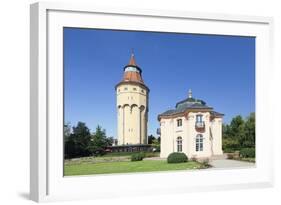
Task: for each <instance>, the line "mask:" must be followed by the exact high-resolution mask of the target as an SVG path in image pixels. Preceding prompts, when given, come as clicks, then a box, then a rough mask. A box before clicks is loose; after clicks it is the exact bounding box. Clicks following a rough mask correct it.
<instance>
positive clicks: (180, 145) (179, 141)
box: [177, 137, 182, 152]
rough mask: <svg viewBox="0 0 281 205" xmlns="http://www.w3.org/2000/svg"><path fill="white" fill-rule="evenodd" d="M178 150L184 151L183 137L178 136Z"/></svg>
mask: <svg viewBox="0 0 281 205" xmlns="http://www.w3.org/2000/svg"><path fill="white" fill-rule="evenodd" d="M177 152H182V138H181V137H177Z"/></svg>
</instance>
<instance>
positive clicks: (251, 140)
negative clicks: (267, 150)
mask: <svg viewBox="0 0 281 205" xmlns="http://www.w3.org/2000/svg"><path fill="white" fill-rule="evenodd" d="M255 122H256V118H255V113H251V114H250V116H249V117H247V119H246V122H245V126H244V138H243V139H241V144H242V146H243V147H255V144H256V143H255V136H256V130H255V127H256V125H255Z"/></svg>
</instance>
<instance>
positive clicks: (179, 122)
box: [177, 119, 182, 127]
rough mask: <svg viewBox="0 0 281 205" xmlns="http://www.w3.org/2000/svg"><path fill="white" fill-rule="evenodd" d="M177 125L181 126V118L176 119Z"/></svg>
mask: <svg viewBox="0 0 281 205" xmlns="http://www.w3.org/2000/svg"><path fill="white" fill-rule="evenodd" d="M177 126H178V127H181V126H182V119H178V120H177Z"/></svg>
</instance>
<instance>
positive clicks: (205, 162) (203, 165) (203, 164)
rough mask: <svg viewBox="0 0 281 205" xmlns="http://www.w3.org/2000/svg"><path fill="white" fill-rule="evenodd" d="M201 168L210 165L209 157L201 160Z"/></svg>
mask: <svg viewBox="0 0 281 205" xmlns="http://www.w3.org/2000/svg"><path fill="white" fill-rule="evenodd" d="M201 164H202V165H201V168H203V169H204V168H209V167H211V165H210V160H209V159H204V160H203V161H202V162H201Z"/></svg>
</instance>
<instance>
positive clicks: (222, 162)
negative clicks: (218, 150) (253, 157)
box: [210, 159, 255, 168]
mask: <svg viewBox="0 0 281 205" xmlns="http://www.w3.org/2000/svg"><path fill="white" fill-rule="evenodd" d="M210 164H211V165H212V166H213V168H241V167H245V168H247V167H255V163H251V162H244V161H238V160H231V159H216V160H212V161H210Z"/></svg>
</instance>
